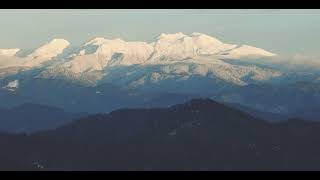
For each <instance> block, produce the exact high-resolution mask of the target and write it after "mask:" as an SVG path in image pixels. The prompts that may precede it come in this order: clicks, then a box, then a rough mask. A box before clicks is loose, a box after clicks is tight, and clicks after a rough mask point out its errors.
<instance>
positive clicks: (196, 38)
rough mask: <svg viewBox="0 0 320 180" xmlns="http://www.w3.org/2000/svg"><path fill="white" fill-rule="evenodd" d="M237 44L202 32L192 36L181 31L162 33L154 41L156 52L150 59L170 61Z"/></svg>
mask: <svg viewBox="0 0 320 180" xmlns="http://www.w3.org/2000/svg"><path fill="white" fill-rule="evenodd" d="M235 46H236V45H231V44H225V43H223V42H221V41H220V40H218V39H216V38H213V37H210V36H208V35H205V34H201V33H192V34H191V36H187V35H185V34H183V33H181V32H180V33H176V34H161V35H160V36H159V37H158V38H157V41H156V42H155V43H154V53H153V56H152V57H151V58H150V61H153V62H154V61H170V60H180V59H185V58H192V57H197V56H205V55H214V54H217V53H219V52H221V51H226V50H229V49H232V48H234V47H235Z"/></svg>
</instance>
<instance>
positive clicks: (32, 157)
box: [0, 99, 320, 170]
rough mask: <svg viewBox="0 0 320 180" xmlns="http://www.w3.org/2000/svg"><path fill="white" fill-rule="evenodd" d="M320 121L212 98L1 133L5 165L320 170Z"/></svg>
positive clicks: (7, 167)
mask: <svg viewBox="0 0 320 180" xmlns="http://www.w3.org/2000/svg"><path fill="white" fill-rule="evenodd" d="M319 132H320V123H315V122H306V121H302V120H298V119H291V120H288V121H283V122H281V123H269V122H267V121H262V120H259V119H257V118H254V117H252V116H250V115H248V114H246V113H243V112H241V111H239V110H235V109H233V108H230V107H227V106H225V105H222V104H220V103H217V102H215V101H212V100H209V99H195V100H191V101H188V102H186V103H184V104H179V105H175V106H172V107H169V108H151V109H122V110H117V111H114V112H111V113H109V114H101V115H94V116H89V117H87V118H83V119H81V120H78V121H74V122H73V123H70V124H69V125H65V126H63V127H61V128H57V129H56V130H51V131H47V132H41V133H36V134H32V135H23V134H21V135H10V134H1V135H0V146H1V153H0V169H1V170H319V167H320V166H319V165H320V158H319V156H318V152H319V150H320V146H319V145H318V144H319V143H318V142H319V140H320V139H319V137H320V134H319Z"/></svg>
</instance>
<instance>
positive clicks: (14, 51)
mask: <svg viewBox="0 0 320 180" xmlns="http://www.w3.org/2000/svg"><path fill="white" fill-rule="evenodd" d="M19 51H20V49H19V48H14V49H0V56H14V55H16V54H17V52H19Z"/></svg>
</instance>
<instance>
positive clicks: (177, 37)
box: [157, 32, 186, 40]
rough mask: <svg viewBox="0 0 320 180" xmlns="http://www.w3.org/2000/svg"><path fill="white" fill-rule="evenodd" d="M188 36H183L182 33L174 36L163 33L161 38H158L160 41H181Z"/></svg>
mask: <svg viewBox="0 0 320 180" xmlns="http://www.w3.org/2000/svg"><path fill="white" fill-rule="evenodd" d="M185 36H186V35H185V34H183V33H182V32H177V33H174V34H165V33H161V34H160V36H158V38H157V39H158V40H161V39H162V40H163V39H165V40H177V39H180V38H182V37H185Z"/></svg>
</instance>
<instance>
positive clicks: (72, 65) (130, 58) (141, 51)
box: [64, 38, 153, 73]
mask: <svg viewBox="0 0 320 180" xmlns="http://www.w3.org/2000/svg"><path fill="white" fill-rule="evenodd" d="M152 52H153V47H152V46H151V45H150V44H148V43H145V42H125V41H123V40H121V39H114V40H109V39H104V38H95V39H93V40H91V41H89V42H87V43H86V44H85V45H84V47H83V48H82V49H81V50H80V51H79V52H78V54H76V55H72V56H71V57H73V59H72V60H71V61H68V62H66V63H64V66H65V67H67V68H69V69H71V70H72V71H73V72H75V73H81V72H86V71H92V70H103V69H104V68H105V67H107V66H114V65H133V64H142V63H144V62H145V61H146V60H147V58H148V57H149V56H150V55H151V53H152Z"/></svg>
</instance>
